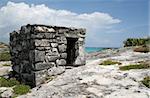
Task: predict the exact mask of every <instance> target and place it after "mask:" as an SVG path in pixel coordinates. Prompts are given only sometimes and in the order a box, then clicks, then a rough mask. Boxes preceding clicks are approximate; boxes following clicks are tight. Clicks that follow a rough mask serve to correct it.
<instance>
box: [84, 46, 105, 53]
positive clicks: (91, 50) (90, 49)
mask: <svg viewBox="0 0 150 98" xmlns="http://www.w3.org/2000/svg"><path fill="white" fill-rule="evenodd" d="M104 49H106V48H101V47H85V51H86V52H88V53H89V52H96V51H101V50H104Z"/></svg>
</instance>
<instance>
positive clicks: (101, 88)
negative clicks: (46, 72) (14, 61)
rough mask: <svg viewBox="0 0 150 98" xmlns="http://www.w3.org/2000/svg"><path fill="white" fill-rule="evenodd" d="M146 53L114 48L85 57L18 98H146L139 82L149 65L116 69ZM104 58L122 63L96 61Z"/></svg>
mask: <svg viewBox="0 0 150 98" xmlns="http://www.w3.org/2000/svg"><path fill="white" fill-rule="evenodd" d="M111 51H112V50H111ZM99 53H100V52H99ZM149 57H150V53H137V52H133V51H132V50H130V49H126V50H125V51H124V50H123V51H122V50H117V52H116V53H115V55H114V56H113V55H112V56H109V57H103V58H99V59H98V58H97V59H89V60H88V61H87V64H86V66H79V67H76V68H72V69H68V70H66V71H65V72H64V73H63V74H61V75H58V76H57V77H54V78H53V80H51V81H49V82H47V83H45V84H42V85H41V86H38V87H35V88H33V89H32V91H31V93H28V94H26V95H22V96H19V98H150V89H149V88H147V87H146V86H144V85H143V84H142V83H141V80H142V79H143V78H144V77H145V76H150V69H132V70H127V71H121V70H119V66H124V65H127V64H135V63H138V62H139V61H146V60H149ZM106 59H113V60H117V61H119V62H121V63H122V64H121V65H110V66H102V65H99V64H100V63H101V62H102V61H104V60H106Z"/></svg>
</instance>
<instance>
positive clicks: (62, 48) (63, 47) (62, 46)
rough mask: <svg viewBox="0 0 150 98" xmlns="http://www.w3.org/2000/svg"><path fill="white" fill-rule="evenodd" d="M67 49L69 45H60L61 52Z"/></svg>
mask: <svg viewBox="0 0 150 98" xmlns="http://www.w3.org/2000/svg"><path fill="white" fill-rule="evenodd" d="M66 49H67V47H66V45H64V44H62V45H59V46H58V50H59V52H65V51H66Z"/></svg>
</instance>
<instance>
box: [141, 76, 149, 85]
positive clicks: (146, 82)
mask: <svg viewBox="0 0 150 98" xmlns="http://www.w3.org/2000/svg"><path fill="white" fill-rule="evenodd" d="M141 82H142V83H143V84H144V85H145V86H146V87H148V88H150V76H147V77H145V78H144V79H143V80H142V81H141Z"/></svg>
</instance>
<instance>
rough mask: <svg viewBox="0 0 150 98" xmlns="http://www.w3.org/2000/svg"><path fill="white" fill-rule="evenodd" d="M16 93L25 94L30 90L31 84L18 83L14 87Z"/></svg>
mask: <svg viewBox="0 0 150 98" xmlns="http://www.w3.org/2000/svg"><path fill="white" fill-rule="evenodd" d="M13 90H14V93H15V94H16V95H23V94H26V93H28V92H30V86H28V85H24V84H20V85H16V86H15V87H14V88H13Z"/></svg>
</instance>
